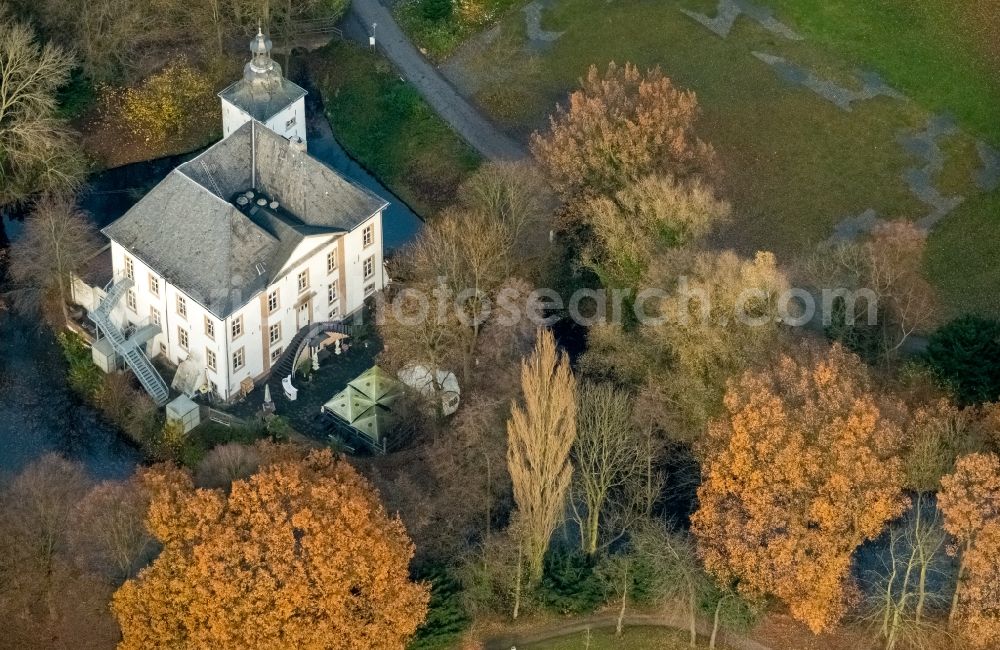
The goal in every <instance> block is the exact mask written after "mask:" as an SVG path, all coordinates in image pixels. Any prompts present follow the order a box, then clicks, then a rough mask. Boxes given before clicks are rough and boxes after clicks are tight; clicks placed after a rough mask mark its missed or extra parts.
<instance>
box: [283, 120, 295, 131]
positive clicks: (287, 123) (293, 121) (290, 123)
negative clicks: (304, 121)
mask: <svg viewBox="0 0 1000 650" xmlns="http://www.w3.org/2000/svg"><path fill="white" fill-rule="evenodd" d="M293 126H295V116H292V119H290V120H288V121H287V122H285V130H286V131H287V130H289V129H290V128H292V127H293Z"/></svg>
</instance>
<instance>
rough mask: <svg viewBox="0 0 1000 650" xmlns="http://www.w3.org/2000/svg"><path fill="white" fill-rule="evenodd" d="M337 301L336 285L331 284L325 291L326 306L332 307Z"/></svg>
mask: <svg viewBox="0 0 1000 650" xmlns="http://www.w3.org/2000/svg"><path fill="white" fill-rule="evenodd" d="M336 301H337V285H335V284H331V285H330V286H329V287H327V289H326V304H328V305H332V304H333V303H334V302H336Z"/></svg>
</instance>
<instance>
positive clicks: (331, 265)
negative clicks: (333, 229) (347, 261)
mask: <svg viewBox="0 0 1000 650" xmlns="http://www.w3.org/2000/svg"><path fill="white" fill-rule="evenodd" d="M336 270H337V251H330V252H329V253H327V254H326V272H327V273H333V272H334V271H336Z"/></svg>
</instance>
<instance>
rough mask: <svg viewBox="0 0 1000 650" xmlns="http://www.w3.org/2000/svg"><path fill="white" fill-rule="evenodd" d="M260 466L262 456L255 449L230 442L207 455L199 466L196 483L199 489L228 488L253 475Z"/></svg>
mask: <svg viewBox="0 0 1000 650" xmlns="http://www.w3.org/2000/svg"><path fill="white" fill-rule="evenodd" d="M259 466H260V454H258V453H257V450H256V449H255V448H253V447H249V446H247V445H242V444H240V443H238V442H229V443H226V444H223V445H219V446H217V447H215V448H213V449H212V450H211V451H209V452H208V453H207V454H205V457H204V458H203V459H202V461H201V462H200V463H199V464H198V471H197V473H196V475H195V482H196V483H197V485H198V486H199V487H207V488H220V487H221V488H228V487H229V485H230V484H231V483H232V482H233V481H235V480H238V479H244V478H247V477H249V476H250V475H252V474H253V473H254V472H256V471H257V468H258V467H259Z"/></svg>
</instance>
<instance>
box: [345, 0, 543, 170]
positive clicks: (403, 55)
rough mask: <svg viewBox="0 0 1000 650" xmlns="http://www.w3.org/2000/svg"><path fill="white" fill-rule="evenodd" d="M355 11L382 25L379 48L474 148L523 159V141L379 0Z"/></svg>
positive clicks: (364, 20) (357, 2)
mask: <svg viewBox="0 0 1000 650" xmlns="http://www.w3.org/2000/svg"><path fill="white" fill-rule="evenodd" d="M351 11H352V12H353V13H354V15H355V16H356V17H357V18H358V20H360V21H361V24H363V25H366V26H367V28H368V29H371V25H372V23H376V24H377V25H378V26H377V27H376V28H375V37H376V43H377V45H378V48H379V49H380V50H382V52H383V53H384V54H385V55H386V56H387V57H388V58H389V60H391V61H392V62H393V63H394V64H395V65H396V67H397V68H398V69H399V71H400V72H401V73H402V74H403V76H404V77H405V78H406V80H407V81H409V82H410V83H412V84H413V85H414V87H415V88H416V89H417V90H418V91H419V92H420V94H421V95H423V97H424V99H426V100H427V103H429V104H430V105H431V107H432V108H433V109H434V110H435V111H436V112H437V114H438V115H440V116H441V117H442V118H443V119H444V120H445V121H446V122H448V123H449V124H450V125H451V127H452V128H453V129H454V130H455V131H456V132H457V133H458V134H459V135H460V136H462V137H463V138H464V139H465V141H466V142H468V143H469V144H470V145H471V146H472V148H473V149H475V150H476V151H478V152H479V153H480V154H482V155H483V156H484V157H486V158H489V159H491V160H519V159H521V158H524V157H525V156H526V152H525V150H524V149H523V148H522V147H521V146H520V145H519V144H517V143H516V142H514V141H513V140H511V139H510V138H508V137H507V136H506V135H504V134H503V133H501V132H500V131H499V129H497V127H496V126H494V125H493V124H492V123H491V122H490V121H489V120H487V119H486V118H485V117H483V115H482V114H481V113H479V111H477V110H476V109H475V108H473V106H472V105H471V104H469V102H467V101H466V100H465V98H464V97H462V96H461V95H459V94H458V91H456V90H455V88H454V87H453V86H452V85H451V84H450V83H448V81H447V80H446V79H445V78H444V77H443V76H442V75H441V73H439V72H438V71H437V69H436V68H435V67H434V66H433V65H431V64H430V63H429V62H428V61H427V59H425V58H424V57H423V55H421V54H420V51H419V50H417V48H416V47H415V46H414V45H413V43H411V42H410V39H408V38H407V37H406V35H405V34H404V33H403V30H401V29H400V28H399V25H397V24H396V21H395V20H394V19H393V17H392V14H391V13H390V12H389V10H388V9H386V8H385V6H383V5H382V3H380V2H379V0H353V1H352V3H351Z"/></svg>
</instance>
